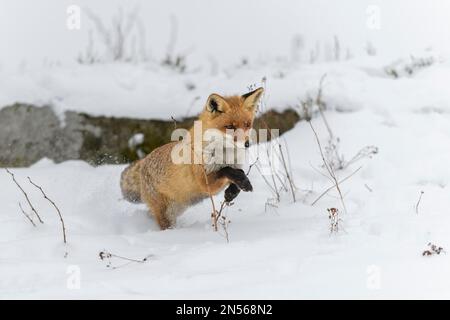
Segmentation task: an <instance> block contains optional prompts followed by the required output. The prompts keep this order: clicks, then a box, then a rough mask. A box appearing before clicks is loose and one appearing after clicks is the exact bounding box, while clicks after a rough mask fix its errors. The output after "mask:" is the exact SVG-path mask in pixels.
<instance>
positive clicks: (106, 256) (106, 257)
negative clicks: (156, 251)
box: [98, 250, 153, 269]
mask: <svg viewBox="0 0 450 320" xmlns="http://www.w3.org/2000/svg"><path fill="white" fill-rule="evenodd" d="M98 256H99V258H100V260H102V261H103V260H107V264H106V267H108V268H110V267H111V269H118V268H122V267H125V266H127V265H129V264H130V263H144V262H147V261H148V258H150V257H152V256H153V255H152V254H149V255H147V256H145V257H144V258H142V259H140V260H138V259H131V258H127V257H122V256H119V255H117V254H113V253H111V252H109V251H106V250H105V251H101V252H99V254H98ZM111 258H117V259H120V260H125V261H128V262H127V263H125V264H122V265H120V266H114V267H113V266H112V261H111Z"/></svg>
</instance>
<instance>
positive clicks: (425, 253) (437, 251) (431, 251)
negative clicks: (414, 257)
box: [422, 242, 445, 257]
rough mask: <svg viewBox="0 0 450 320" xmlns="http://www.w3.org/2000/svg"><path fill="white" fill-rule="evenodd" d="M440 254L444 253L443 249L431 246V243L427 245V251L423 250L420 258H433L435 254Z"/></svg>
mask: <svg viewBox="0 0 450 320" xmlns="http://www.w3.org/2000/svg"><path fill="white" fill-rule="evenodd" d="M441 253H445V250H444V248H442V247H439V246H437V245H435V244H432V243H431V242H429V243H428V249H426V250H424V251H423V252H422V256H424V257H429V256H433V255H436V254H438V255H439V254H441Z"/></svg>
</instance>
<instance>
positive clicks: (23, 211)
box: [19, 202, 36, 227]
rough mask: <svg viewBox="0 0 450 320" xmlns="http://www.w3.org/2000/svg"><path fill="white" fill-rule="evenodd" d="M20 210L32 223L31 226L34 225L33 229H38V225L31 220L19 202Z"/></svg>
mask: <svg viewBox="0 0 450 320" xmlns="http://www.w3.org/2000/svg"><path fill="white" fill-rule="evenodd" d="M19 208H20V210H21V211H22V213H23V215H24V216H25V217H27V219H28V220H29V221H30V222H31V224H32V225H33V227H36V224H35V223H34V221H33V219H31V217H30V216H29V215H28V214H27V213H26V212H25V210H23V208H22V204H21V203H20V202H19Z"/></svg>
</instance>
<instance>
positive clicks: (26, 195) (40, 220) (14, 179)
mask: <svg viewBox="0 0 450 320" xmlns="http://www.w3.org/2000/svg"><path fill="white" fill-rule="evenodd" d="M5 170H6V172H8V173H9V174H10V175H11V178H12V180H13V181H14V183H15V184H16V185H17V187H18V188H19V189H20V191H22V193H23V195H24V196H25V199H26V200H27V203H28V205H29V206H30V208H31V211H33V212H34V214H35V215H36V217H37V218H38V220H39V222H40V223H44V221H42V219H41V217H40V216H39V214H38V212H37V211H36V209H35V208H34V206H33V205H32V204H31V201H30V198H28V194H27V193H26V192H25V190H23V188H22V187H21V186H20V184H19V183H18V182H17V180H16V177H15V176H14V173H12V172H11V171H9V170H8V168H5Z"/></svg>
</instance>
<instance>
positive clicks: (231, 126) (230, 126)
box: [225, 124, 236, 130]
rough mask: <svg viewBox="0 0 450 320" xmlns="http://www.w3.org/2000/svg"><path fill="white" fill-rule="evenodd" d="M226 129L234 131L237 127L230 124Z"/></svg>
mask: <svg viewBox="0 0 450 320" xmlns="http://www.w3.org/2000/svg"><path fill="white" fill-rule="evenodd" d="M225 129H232V130H234V129H236V127H235V126H234V125H232V124H229V125H226V126H225Z"/></svg>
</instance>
